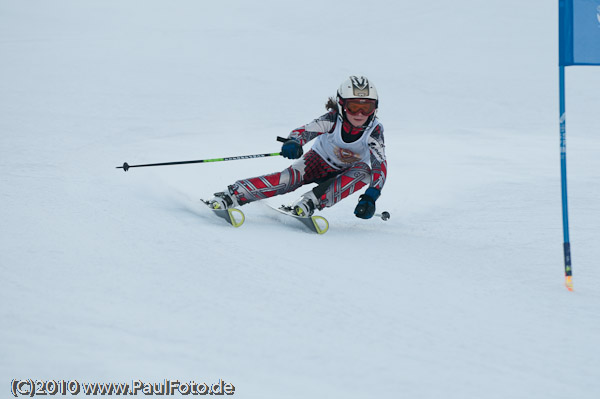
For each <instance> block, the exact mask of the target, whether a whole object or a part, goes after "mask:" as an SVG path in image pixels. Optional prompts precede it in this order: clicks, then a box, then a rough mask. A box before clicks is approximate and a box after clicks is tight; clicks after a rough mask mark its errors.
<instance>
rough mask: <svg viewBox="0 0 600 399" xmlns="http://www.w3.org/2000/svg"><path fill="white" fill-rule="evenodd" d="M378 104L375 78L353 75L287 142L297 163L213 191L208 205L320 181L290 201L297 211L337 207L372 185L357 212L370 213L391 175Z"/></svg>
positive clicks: (288, 154) (305, 213)
mask: <svg viewBox="0 0 600 399" xmlns="http://www.w3.org/2000/svg"><path fill="white" fill-rule="evenodd" d="M378 105H379V99H378V96H377V90H376V89H375V86H374V85H373V83H371V82H370V81H369V80H368V79H367V78H366V77H364V76H350V78H349V79H347V80H345V81H344V82H343V83H342V84H341V85H340V88H339V89H338V91H337V98H336V99H334V98H332V97H331V98H329V100H328V102H327V104H326V108H327V109H328V110H329V112H328V113H326V114H325V115H323V116H321V117H319V118H317V119H315V120H314V121H312V122H310V123H308V124H306V125H304V126H302V127H300V128H298V129H295V130H293V131H292V132H291V133H290V134H289V136H288V138H287V140H286V141H285V142H284V143H283V145H282V147H281V154H282V155H283V156H284V157H285V158H289V159H298V160H297V161H296V162H294V163H293V164H292V165H291V166H290V167H288V168H287V169H285V170H283V171H281V172H277V173H272V174H268V175H263V176H259V177H252V178H248V179H242V180H238V181H236V182H235V183H233V184H231V185H229V186H228V187H227V189H226V190H225V191H223V192H219V193H215V197H214V198H213V199H212V200H210V201H209V206H210V207H211V208H213V209H227V208H232V207H237V206H241V205H245V204H247V203H250V202H253V201H258V200H261V199H265V198H270V197H274V196H276V195H281V194H286V193H289V192H291V191H294V190H296V189H297V188H298V187H300V186H302V185H305V184H309V183H317V184H318V185H317V186H316V187H315V188H313V189H312V190H310V191H308V192H306V193H304V194H303V195H302V196H301V197H300V198H299V199H298V200H296V201H295V202H293V203H292V205H291V209H292V212H293V213H294V214H295V215H297V216H300V217H310V216H312V215H313V213H314V211H315V209H318V210H322V209H323V208H325V207H330V206H333V205H335V204H337V203H338V202H339V201H341V200H342V199H344V198H346V197H347V196H348V195H350V194H353V193H355V192H356V191H358V190H360V189H361V188H362V187H364V186H366V185H368V186H369V187H368V188H367V190H366V191H365V193H364V194H362V195H361V196H360V197H359V199H358V204H357V205H356V208H355V209H354V214H355V215H356V216H357V217H359V218H362V219H369V218H371V217H372V216H373V215H374V214H375V201H377V199H378V198H379V195H380V194H381V189H382V188H383V185H384V183H385V179H386V174H387V161H386V158H385V151H384V148H385V146H384V140H383V126H382V124H381V123H380V122H379V119H377V117H376V114H377V108H378ZM315 138H316V142H315V143H314V145H313V147H312V149H311V150H309V151H308V152H307V153H306V154H304V156H302V155H303V153H304V151H303V149H302V146H303V145H304V144H306V143H307V142H309V141H311V140H313V139H315Z"/></svg>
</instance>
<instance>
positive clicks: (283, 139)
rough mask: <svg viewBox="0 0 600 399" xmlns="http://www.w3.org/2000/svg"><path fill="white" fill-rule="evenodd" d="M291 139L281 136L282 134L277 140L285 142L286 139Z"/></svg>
mask: <svg viewBox="0 0 600 399" xmlns="http://www.w3.org/2000/svg"><path fill="white" fill-rule="evenodd" d="M288 140H289V139H286V138H285V137H281V136H277V141H280V142H282V143H285V142H286V141H288Z"/></svg>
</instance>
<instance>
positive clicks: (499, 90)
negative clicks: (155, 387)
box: [0, 0, 600, 399]
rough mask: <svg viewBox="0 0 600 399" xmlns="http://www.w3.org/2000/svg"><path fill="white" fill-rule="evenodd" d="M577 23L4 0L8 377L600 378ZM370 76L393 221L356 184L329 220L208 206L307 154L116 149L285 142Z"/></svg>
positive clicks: (0, 34) (321, 388)
mask: <svg viewBox="0 0 600 399" xmlns="http://www.w3.org/2000/svg"><path fill="white" fill-rule="evenodd" d="M557 21H558V7H557V2H556V1H542V0H530V1H526V2H525V1H522V0H506V1H496V2H483V1H480V0H456V1H451V2H425V1H410V2H409V1H404V0H402V1H400V0H390V1H378V0H373V1H371V2H363V1H355V0H345V1H338V0H329V1H316V0H307V1H302V2H284V1H275V0H268V1H265V0H261V1H258V2H247V1H241V0H231V1H220V2H218V1H192V0H180V1H166V0H148V1H144V2H141V1H133V0H87V1H79V0H55V1H42V0H31V1H19V0H0V53H1V54H2V55H1V62H0V109H1V111H0V190H1V191H0V209H1V211H0V215H1V216H0V225H1V228H0V272H1V280H0V284H1V285H0V304H1V305H0V311H1V313H0V323H1V325H2V328H1V330H0V342H1V343H0V358H1V359H2V361H1V362H0V395H1V396H2V397H9V395H10V386H11V381H12V380H13V379H26V378H31V379H40V380H42V379H45V380H48V379H53V380H77V381H79V382H129V383H131V382H132V381H133V380H142V381H143V382H161V381H163V380H164V379H173V380H176V379H177V380H180V381H182V382H186V381H187V382H189V381H191V380H193V381H195V382H198V383H201V382H206V383H209V384H212V383H213V382H218V381H219V379H222V380H224V381H226V382H229V383H231V384H233V385H234V386H235V394H234V397H240V398H278V399H281V398H503V399H504V398H578V399H584V398H598V397H600V344H599V342H598V339H599V338H600V288H599V287H600V268H599V266H600V265H599V263H598V259H600V245H598V239H599V234H600V202H599V201H598V198H599V196H600V180H599V178H598V171H599V170H600V157H598V152H599V151H600V123H599V120H598V109H599V108H600V99H599V97H598V92H599V90H600V68H594V67H572V68H569V69H568V71H567V136H568V145H569V147H568V161H569V164H568V165H569V200H570V203H569V206H570V208H569V209H570V217H571V219H570V221H571V226H570V227H571V242H572V250H573V267H574V284H575V291H574V292H568V291H567V290H566V289H565V287H564V285H563V283H564V277H563V273H564V269H563V267H564V266H563V258H562V242H563V237H562V217H561V200H560V193H561V191H560V153H559V128H558V67H557V58H558V55H557V51H558V49H557V39H558V34H557ZM351 74H364V75H366V76H368V77H369V78H371V80H372V81H373V82H374V83H375V84H376V85H377V88H378V90H379V93H380V99H381V106H380V111H379V117H380V119H381V121H382V122H383V124H384V126H385V138H386V145H387V147H386V153H387V156H388V161H389V178H388V181H387V184H386V186H385V188H384V190H383V193H382V196H381V198H380V199H379V201H378V202H377V206H378V210H380V211H381V210H388V211H389V212H391V214H392V218H391V220H389V221H388V222H383V221H382V220H377V219H371V220H368V221H363V220H359V219H357V218H356V217H354V215H353V209H354V206H355V204H356V201H357V197H358V196H357V195H355V196H353V197H351V198H349V199H347V200H345V201H343V202H342V203H340V204H338V205H337V206H335V207H333V208H330V209H327V210H325V211H324V212H323V216H326V217H327V218H328V219H329V222H330V224H331V228H330V231H329V232H328V233H327V234H325V235H324V236H318V235H313V234H310V233H309V232H307V231H305V230H303V229H302V228H300V227H301V226H300V227H298V226H296V225H295V224H294V223H293V222H294V221H293V220H292V221H289V220H285V219H282V217H280V216H279V215H277V214H275V213H274V212H273V211H271V210H269V209H268V208H267V207H266V206H265V205H264V204H260V203H256V204H251V205H248V206H247V207H244V208H243V211H244V212H245V213H246V223H245V224H244V226H243V227H241V228H239V229H235V228H232V227H231V226H228V225H227V224H225V223H224V222H223V221H222V220H220V219H218V218H216V217H214V215H212V214H211V213H210V211H209V210H207V209H206V208H204V207H203V206H201V204H200V203H199V198H202V197H204V198H206V197H207V196H210V195H212V193H214V192H215V191H220V190H222V189H223V188H224V187H225V186H226V185H227V184H231V183H233V182H234V181H235V180H237V179H240V178H245V177H251V176H256V175H260V174H263V173H267V172H275V171H279V170H282V169H284V168H285V167H287V165H289V163H290V161H289V160H286V159H284V158H281V157H273V158H265V159H254V160H244V161H236V162H221V163H211V164H196V165H184V166H168V167H156V168H138V169H132V170H130V171H129V172H127V173H123V171H122V170H120V169H115V167H116V166H118V165H121V164H122V163H123V162H125V161H127V162H129V163H131V164H135V163H152V162H167V161H184V160H194V159H203V158H215V157H224V156H233V155H248V154H257V153H265V152H277V151H279V148H280V143H277V142H276V141H275V137H276V136H278V135H280V136H286V135H287V134H288V133H289V132H290V131H291V130H292V129H294V128H296V127H298V126H301V125H303V124H305V123H307V122H310V121H311V120H312V119H313V118H316V117H318V116H320V115H321V114H323V113H324V112H325V108H324V103H325V101H326V99H327V97H328V96H331V95H334V94H335V90H336V89H337V87H338V85H339V84H340V83H341V81H342V80H344V79H345V78H347V77H348V76H349V75H351ZM309 188H310V187H303V188H301V189H300V190H298V191H296V192H294V193H292V194H288V195H286V196H284V197H280V198H276V199H273V200H271V201H270V203H271V204H273V205H279V204H280V203H288V202H290V201H292V200H293V199H295V198H296V197H297V196H298V195H300V194H301V193H302V192H304V191H306V190H308V189H309ZM80 395H81V396H84V395H83V393H81V394H80ZM140 395H141V394H140Z"/></svg>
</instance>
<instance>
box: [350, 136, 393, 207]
mask: <svg viewBox="0 0 600 399" xmlns="http://www.w3.org/2000/svg"><path fill="white" fill-rule="evenodd" d="M368 143H369V150H370V152H371V184H370V185H369V188H367V190H366V191H365V193H364V194H363V195H361V196H360V197H359V199H358V204H357V205H356V208H355V209H354V214H355V215H356V217H359V218H361V219H370V218H372V217H373V215H374V214H375V201H377V199H378V198H379V196H380V195H381V189H382V188H383V185H384V184H385V178H386V175H387V161H386V159H385V144H384V141H383V126H381V125H378V126H377V127H376V128H375V130H374V131H373V133H371V136H370V137H369V141H368Z"/></svg>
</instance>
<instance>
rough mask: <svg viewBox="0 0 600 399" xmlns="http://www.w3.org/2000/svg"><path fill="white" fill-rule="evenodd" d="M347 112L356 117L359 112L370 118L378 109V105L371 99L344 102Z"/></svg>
mask: <svg viewBox="0 0 600 399" xmlns="http://www.w3.org/2000/svg"><path fill="white" fill-rule="evenodd" d="M344 108H345V109H346V112H348V113H349V114H352V115H356V114H358V113H359V112H360V113H361V114H363V115H365V116H369V115H371V114H373V112H375V110H376V109H377V103H376V102H375V100H371V99H364V98H363V99H359V98H352V99H349V100H346V101H345V102H344Z"/></svg>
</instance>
